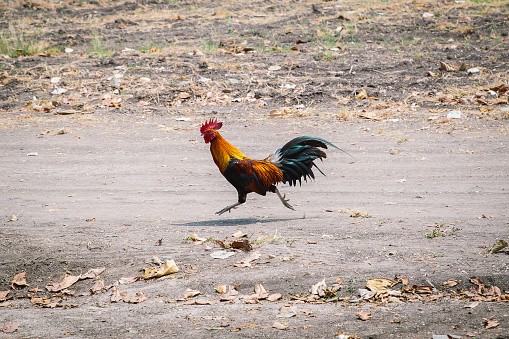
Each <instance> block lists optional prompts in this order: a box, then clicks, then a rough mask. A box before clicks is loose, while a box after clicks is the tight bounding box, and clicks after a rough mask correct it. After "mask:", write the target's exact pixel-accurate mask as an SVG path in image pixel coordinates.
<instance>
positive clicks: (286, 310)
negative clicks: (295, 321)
mask: <svg viewBox="0 0 509 339" xmlns="http://www.w3.org/2000/svg"><path fill="white" fill-rule="evenodd" d="M296 315H297V311H296V310H295V307H288V306H281V308H280V309H279V312H278V314H277V317H278V318H292V317H295V316H296Z"/></svg>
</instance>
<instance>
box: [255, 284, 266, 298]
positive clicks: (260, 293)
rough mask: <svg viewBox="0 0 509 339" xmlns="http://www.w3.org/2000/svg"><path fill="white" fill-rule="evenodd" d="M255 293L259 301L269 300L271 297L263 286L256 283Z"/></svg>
mask: <svg viewBox="0 0 509 339" xmlns="http://www.w3.org/2000/svg"><path fill="white" fill-rule="evenodd" d="M254 291H255V294H256V296H257V297H258V299H260V300H261V299H267V297H268V296H269V293H268V292H267V291H266V290H265V287H263V285H262V284H260V283H256V284H255V287H254Z"/></svg>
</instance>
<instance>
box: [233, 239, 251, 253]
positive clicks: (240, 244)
mask: <svg viewBox="0 0 509 339" xmlns="http://www.w3.org/2000/svg"><path fill="white" fill-rule="evenodd" d="M230 246H231V248H234V249H238V250H244V251H251V250H252V249H253V246H251V244H250V243H249V240H247V239H244V240H235V241H232V243H231V245H230Z"/></svg>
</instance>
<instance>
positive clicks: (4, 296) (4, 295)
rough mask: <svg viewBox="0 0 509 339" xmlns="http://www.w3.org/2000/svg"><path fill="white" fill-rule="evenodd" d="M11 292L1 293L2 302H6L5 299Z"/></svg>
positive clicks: (0, 299)
mask: <svg viewBox="0 0 509 339" xmlns="http://www.w3.org/2000/svg"><path fill="white" fill-rule="evenodd" d="M9 292H10V291H9V290H7V291H0V301H4V300H5V298H6V297H7V294H9Z"/></svg>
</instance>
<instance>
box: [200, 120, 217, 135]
mask: <svg viewBox="0 0 509 339" xmlns="http://www.w3.org/2000/svg"><path fill="white" fill-rule="evenodd" d="M222 126H223V123H222V122H219V121H217V119H216V118H211V119H210V120H209V121H205V123H204V124H203V125H201V128H200V133H205V131H207V130H209V129H220V128H221V127H222Z"/></svg>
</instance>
